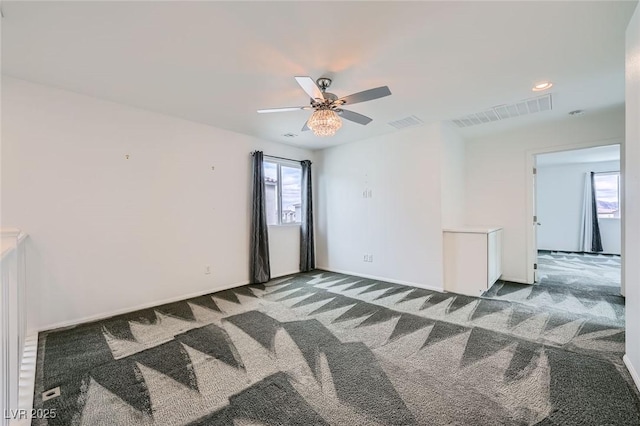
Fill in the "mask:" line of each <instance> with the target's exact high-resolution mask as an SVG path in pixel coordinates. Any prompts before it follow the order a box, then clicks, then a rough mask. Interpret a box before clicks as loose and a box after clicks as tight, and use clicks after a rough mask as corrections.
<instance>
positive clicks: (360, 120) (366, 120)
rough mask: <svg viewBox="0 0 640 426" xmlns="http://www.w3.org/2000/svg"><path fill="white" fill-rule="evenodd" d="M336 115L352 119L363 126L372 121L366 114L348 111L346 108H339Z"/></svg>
mask: <svg viewBox="0 0 640 426" xmlns="http://www.w3.org/2000/svg"><path fill="white" fill-rule="evenodd" d="M338 115H339V116H340V117H342V118H344V119H345V120H349V121H353V122H354V123H358V124H362V125H363V126H366V125H367V124H369V123H371V122H372V121H373V119H372V118H369V117H367V116H366V115H362V114H358V113H357V112H353V111H348V110H346V109H341V110H339V111H338Z"/></svg>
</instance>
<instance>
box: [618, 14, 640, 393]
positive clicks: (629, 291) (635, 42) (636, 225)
mask: <svg viewBox="0 0 640 426" xmlns="http://www.w3.org/2000/svg"><path fill="white" fill-rule="evenodd" d="M626 52H627V54H626V116H627V120H626V140H625V144H624V146H623V148H624V156H623V164H622V167H623V174H624V177H625V179H624V195H625V197H624V199H623V201H624V204H623V206H624V211H623V213H624V217H623V230H624V232H623V235H624V237H623V238H624V239H623V247H624V250H623V256H622V260H623V265H622V282H623V284H624V285H625V287H626V288H625V291H626V296H627V300H626V306H627V308H626V313H627V314H626V315H627V318H626V320H627V328H626V351H627V354H626V355H625V362H626V364H627V366H628V367H629V370H630V371H631V372H632V374H633V375H634V379H635V381H636V386H638V387H639V388H640V378H639V377H638V373H640V262H638V259H640V122H639V121H638V117H640V7H636V11H635V13H634V14H633V17H632V18H631V22H630V23H629V26H628V27H627V48H626Z"/></svg>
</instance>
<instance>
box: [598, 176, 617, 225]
mask: <svg viewBox="0 0 640 426" xmlns="http://www.w3.org/2000/svg"><path fill="white" fill-rule="evenodd" d="M593 180H594V185H595V190H596V191H595V192H596V204H597V206H598V217H599V218H619V217H620V172H611V173H596V174H595V175H594V176H593Z"/></svg>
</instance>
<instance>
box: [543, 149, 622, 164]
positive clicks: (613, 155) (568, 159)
mask: <svg viewBox="0 0 640 426" xmlns="http://www.w3.org/2000/svg"><path fill="white" fill-rule="evenodd" d="M601 161H620V145H607V146H598V147H595V148H585V149H575V150H572V151H562V152H552V153H549V154H540V155H537V156H536V166H537V167H549V166H560V165H564V164H577V163H597V162H601Z"/></svg>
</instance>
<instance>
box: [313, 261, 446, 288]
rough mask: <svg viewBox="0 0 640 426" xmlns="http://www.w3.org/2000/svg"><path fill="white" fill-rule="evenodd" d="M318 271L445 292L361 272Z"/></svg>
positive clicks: (317, 267) (325, 268)
mask: <svg viewBox="0 0 640 426" xmlns="http://www.w3.org/2000/svg"><path fill="white" fill-rule="evenodd" d="M316 269H321V270H324V271H329V272H335V273H337V274H345V275H353V276H354V277H360V278H368V279H370V280H379V281H386V282H388V283H393V284H400V285H408V286H411V287H418V288H423V289H425V290H434V291H439V292H441V293H442V292H444V288H442V287H436V286H430V285H426V284H421V283H414V282H411V281H403V280H396V279H393V278H386V277H378V276H375V275H367V274H361V273H359V272H352V271H343V270H340V269H334V268H328V267H326V266H316Z"/></svg>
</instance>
